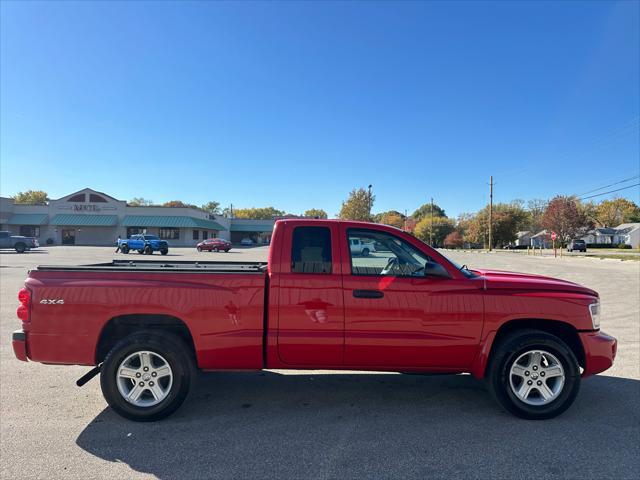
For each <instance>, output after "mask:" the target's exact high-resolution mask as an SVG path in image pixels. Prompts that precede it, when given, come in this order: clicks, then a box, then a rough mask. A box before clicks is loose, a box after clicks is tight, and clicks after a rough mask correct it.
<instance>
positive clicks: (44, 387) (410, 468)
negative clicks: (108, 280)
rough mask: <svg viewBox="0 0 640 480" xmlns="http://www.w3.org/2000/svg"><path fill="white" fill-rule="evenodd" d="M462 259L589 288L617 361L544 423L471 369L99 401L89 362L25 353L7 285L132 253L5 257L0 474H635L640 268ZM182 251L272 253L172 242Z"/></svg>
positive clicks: (252, 382)
mask: <svg viewBox="0 0 640 480" xmlns="http://www.w3.org/2000/svg"><path fill="white" fill-rule="evenodd" d="M450 256H451V257H452V258H453V259H454V260H455V261H457V262H459V263H466V264H468V265H469V266H470V267H489V268H499V269H506V270H519V271H525V272H531V273H540V274H545V275H551V276H557V277H561V278H565V279H567V280H572V281H576V282H579V283H583V284H585V285H586V286H588V287H591V288H593V289H595V290H598V291H599V292H600V294H601V298H602V303H603V320H602V323H603V329H604V330H605V331H607V332H609V333H611V334H613V335H615V336H616V337H617V338H618V339H619V341H620V347H619V354H618V359H617V361H616V364H615V365H614V367H613V368H612V369H611V370H609V371H607V372H605V374H603V375H599V376H597V377H594V378H591V379H588V380H586V381H584V382H583V384H582V389H581V392H580V394H579V396H578V399H577V400H576V402H575V404H574V405H573V407H572V408H571V409H569V411H567V412H566V413H565V414H564V415H562V416H561V417H559V418H557V419H554V420H550V421H544V422H532V421H523V420H519V419H516V418H514V417H512V416H510V415H509V414H506V413H504V412H503V411H501V410H500V409H499V408H498V407H497V405H496V404H495V403H494V402H493V400H492V399H491V398H490V396H489V394H488V393H487V391H486V390H485V388H484V386H483V384H482V383H481V382H478V381H476V380H474V379H473V378H471V377H470V376H468V375H460V376H433V377H429V376H419V375H399V374H380V373H371V374H357V373H336V372H297V373H295V374H291V373H287V372H281V371H267V372H260V373H213V374H206V375H205V374H202V375H201V376H200V379H199V380H200V381H199V382H198V385H197V387H196V389H195V391H194V392H193V394H192V396H191V398H190V399H189V400H188V402H187V403H186V404H185V405H184V406H183V408H182V409H181V410H179V411H178V412H177V413H176V414H175V415H174V416H172V417H171V418H169V419H168V420H166V421H163V422H158V423H151V424H138V423H133V422H129V421H126V420H124V419H122V418H120V417H119V416H117V415H116V414H114V413H113V412H111V410H110V409H108V408H106V404H105V402H104V400H103V398H102V395H101V393H100V388H99V384H98V382H97V381H95V380H93V381H91V382H90V383H89V384H87V385H86V386H85V387H83V388H78V387H76V386H75V384H74V382H75V380H76V379H77V378H78V377H80V376H81V375H82V374H83V373H85V372H86V371H87V368H86V367H85V368H83V367H74V366H70V367H63V366H46V365H40V364H35V363H23V362H19V361H17V360H16V359H15V358H14V357H13V352H12V351H11V347H10V340H9V339H10V333H11V331H12V330H14V329H16V328H18V327H19V322H18V320H17V319H16V317H15V308H16V306H17V303H16V292H17V290H18V289H19V288H20V286H21V283H22V281H23V279H24V277H25V274H26V271H27V269H29V268H33V267H34V266H35V265H37V264H44V263H46V264H73V263H96V262H100V261H110V260H111V259H112V258H128V259H132V260H135V259H137V258H139V257H138V255H131V254H130V255H128V256H126V257H125V256H124V255H114V253H113V249H110V248H103V247H52V248H43V249H41V250H40V251H39V252H32V253H29V254H25V255H16V254H13V253H9V252H7V253H5V252H3V253H2V254H0V267H1V268H0V300H1V302H0V308H1V310H0V338H2V343H1V345H2V347H1V348H0V401H1V402H0V403H1V405H0V457H1V459H2V461H1V462H0V476H1V477H2V479H18V478H20V479H24V478H64V479H66V478H69V479H86V478H133V479H139V478H161V479H174V478H175V479H178V478H179V479H187V478H188V479H190V478H229V477H234V478H256V479H263V478H300V477H304V478H319V479H332V478H336V479H338V478H371V477H402V478H428V477H430V478H451V477H457V478H482V479H485V478H489V477H491V478H509V479H514V478H522V479H524V478H532V477H534V476H544V477H546V478H598V479H600V478H615V479H622V478H637V474H638V471H640V264H639V263H638V262H621V261H616V260H595V259H591V258H568V257H565V258H563V259H553V258H540V257H527V256H526V255H510V254H509V253H503V252H500V253H493V254H483V253H454V254H451V255H450ZM163 258H167V259H169V258H175V259H218V258H224V259H234V260H240V259H246V260H265V259H266V249H265V248H255V249H248V250H234V251H232V252H230V253H229V254H223V253H219V254H215V253H200V254H198V253H196V252H194V251H193V250H187V249H174V250H172V252H171V256H170V257H163Z"/></svg>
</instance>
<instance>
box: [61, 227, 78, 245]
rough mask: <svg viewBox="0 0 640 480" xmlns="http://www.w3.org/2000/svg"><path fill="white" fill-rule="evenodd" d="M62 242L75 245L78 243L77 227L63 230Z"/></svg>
mask: <svg viewBox="0 0 640 480" xmlns="http://www.w3.org/2000/svg"><path fill="white" fill-rule="evenodd" d="M62 244H63V245H75V244H76V231H75V229H69V230H67V229H65V230H62Z"/></svg>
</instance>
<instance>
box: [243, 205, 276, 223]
mask: <svg viewBox="0 0 640 480" xmlns="http://www.w3.org/2000/svg"><path fill="white" fill-rule="evenodd" d="M283 215H285V212H283V211H282V210H278V209H276V208H273V207H258V208H256V207H254V208H238V209H234V210H233V216H234V217H235V218H246V219H250V220H273V218H274V217H282V216H283Z"/></svg>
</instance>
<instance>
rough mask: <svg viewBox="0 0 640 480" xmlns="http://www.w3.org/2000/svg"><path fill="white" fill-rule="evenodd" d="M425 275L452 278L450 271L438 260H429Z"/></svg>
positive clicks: (425, 267)
mask: <svg viewBox="0 0 640 480" xmlns="http://www.w3.org/2000/svg"><path fill="white" fill-rule="evenodd" d="M424 276H425V277H440V278H451V275H449V272H447V270H446V269H445V268H444V267H443V266H442V265H440V264H439V263H436V262H427V263H426V264H425V266H424Z"/></svg>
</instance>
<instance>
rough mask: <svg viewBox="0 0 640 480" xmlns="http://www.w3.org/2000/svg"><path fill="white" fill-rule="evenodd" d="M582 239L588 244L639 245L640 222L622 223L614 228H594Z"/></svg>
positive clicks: (636, 246)
mask: <svg viewBox="0 0 640 480" xmlns="http://www.w3.org/2000/svg"><path fill="white" fill-rule="evenodd" d="M582 239H583V240H584V241H585V242H586V243H587V245H589V244H597V245H619V244H621V243H623V244H625V245H631V247H632V248H638V247H639V246H640V223H623V224H621V225H618V226H617V227H615V228H608V227H607V228H596V229H594V230H591V231H590V232H589V233H587V234H586V235H585V236H584V237H582Z"/></svg>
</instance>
